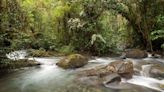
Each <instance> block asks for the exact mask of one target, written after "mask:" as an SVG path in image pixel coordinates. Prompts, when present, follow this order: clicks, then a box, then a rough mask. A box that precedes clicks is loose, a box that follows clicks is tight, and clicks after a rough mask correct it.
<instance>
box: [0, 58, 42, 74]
mask: <svg viewBox="0 0 164 92" xmlns="http://www.w3.org/2000/svg"><path fill="white" fill-rule="evenodd" d="M37 65H40V63H39V62H37V61H35V60H28V59H20V60H10V59H6V60H4V61H1V62H0V73H3V72H4V73H5V72H10V71H13V70H14V69H19V68H23V67H30V66H37Z"/></svg>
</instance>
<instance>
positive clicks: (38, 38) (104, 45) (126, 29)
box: [0, 0, 164, 56]
mask: <svg viewBox="0 0 164 92" xmlns="http://www.w3.org/2000/svg"><path fill="white" fill-rule="evenodd" d="M162 3H163V1H162V0H139V1H138V0H1V1H0V18H1V22H0V31H1V32H0V43H2V44H1V45H0V47H4V46H5V47H7V48H8V49H9V48H13V49H30V48H33V49H42V48H43V49H44V50H45V51H48V50H53V51H57V52H62V53H72V52H76V51H78V52H90V53H92V54H94V55H102V54H107V53H110V52H111V50H123V49H125V48H127V47H134V46H137V45H139V46H140V45H143V46H146V47H150V48H151V46H152V45H154V44H152V43H151V37H152V40H154V41H157V42H158V40H159V39H160V40H161V39H163V38H164V30H163V26H164V25H163V23H164V22H163V20H164V17H163V12H162V11H163V9H164V8H163V4H162ZM150 36H151V37H150ZM163 43H164V42H163ZM146 47H145V48H146ZM2 49H3V48H2ZM148 49H149V48H148ZM2 52H3V51H2ZM3 56H5V54H3Z"/></svg>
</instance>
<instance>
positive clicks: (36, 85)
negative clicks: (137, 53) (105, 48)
mask: <svg viewBox="0 0 164 92" xmlns="http://www.w3.org/2000/svg"><path fill="white" fill-rule="evenodd" d="M61 58H62V57H51V58H30V59H35V60H36V61H38V62H40V63H42V65H40V66H35V67H27V68H24V69H20V70H18V71H15V72H13V73H9V74H5V75H1V76H0V92H164V90H162V88H160V87H159V85H164V81H163V80H159V79H155V78H150V77H147V76H144V75H134V76H133V78H132V79H130V80H124V81H123V82H122V84H120V85H115V86H113V87H111V86H110V87H108V86H106V87H105V86H103V85H90V84H89V82H88V81H87V82H80V81H77V80H76V77H77V76H76V74H77V73H78V72H79V71H81V70H83V69H88V68H92V67H95V66H99V65H106V64H108V63H110V62H112V61H114V60H115V59H116V58H108V57H107V58H95V59H93V60H90V61H89V64H88V65H86V66H84V67H82V68H79V69H75V70H64V69H62V68H59V67H58V66H56V65H55V63H56V62H58V61H59V60H60V59H61ZM149 59H150V58H149ZM151 60H152V59H151ZM133 61H137V60H133ZM158 61H159V62H161V63H164V60H162V59H160V60H158ZM143 67H144V66H143Z"/></svg>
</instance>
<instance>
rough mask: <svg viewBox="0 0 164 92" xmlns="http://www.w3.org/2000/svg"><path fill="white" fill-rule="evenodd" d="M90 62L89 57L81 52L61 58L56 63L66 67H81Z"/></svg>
mask: <svg viewBox="0 0 164 92" xmlns="http://www.w3.org/2000/svg"><path fill="white" fill-rule="evenodd" d="M87 63H88V59H87V58H86V57H84V56H82V55H80V54H72V55H69V56H67V57H66V58H64V59H62V60H60V61H59V62H58V63H56V65H58V66H60V67H62V68H64V69H69V68H79V67H82V66H84V65H86V64H87Z"/></svg>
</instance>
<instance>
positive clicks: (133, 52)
mask: <svg viewBox="0 0 164 92" xmlns="http://www.w3.org/2000/svg"><path fill="white" fill-rule="evenodd" d="M123 57H125V58H146V57H148V53H147V52H146V51H143V50H140V49H128V50H126V51H125V52H124V55H123Z"/></svg>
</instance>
